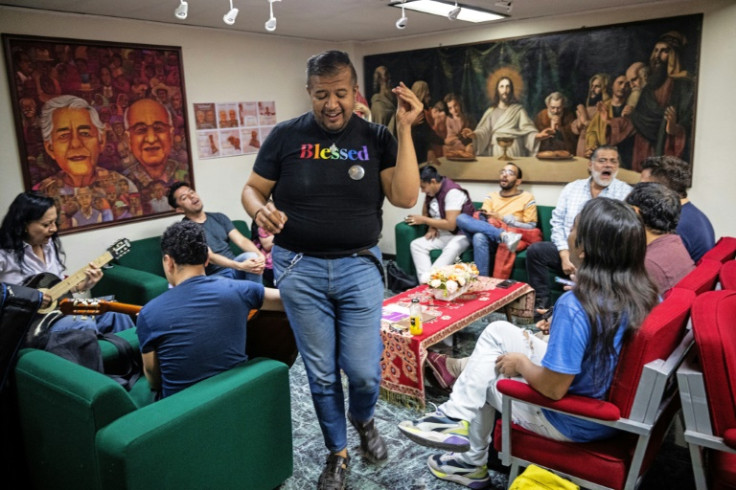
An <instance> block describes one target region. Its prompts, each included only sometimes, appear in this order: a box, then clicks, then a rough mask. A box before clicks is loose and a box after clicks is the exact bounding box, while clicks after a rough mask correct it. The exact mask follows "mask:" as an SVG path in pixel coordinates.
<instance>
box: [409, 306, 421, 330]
mask: <svg viewBox="0 0 736 490" xmlns="http://www.w3.org/2000/svg"><path fill="white" fill-rule="evenodd" d="M422 332H424V329H423V327H422V305H421V304H419V298H414V299H412V300H411V307H410V308H409V333H411V334H412V335H422Z"/></svg>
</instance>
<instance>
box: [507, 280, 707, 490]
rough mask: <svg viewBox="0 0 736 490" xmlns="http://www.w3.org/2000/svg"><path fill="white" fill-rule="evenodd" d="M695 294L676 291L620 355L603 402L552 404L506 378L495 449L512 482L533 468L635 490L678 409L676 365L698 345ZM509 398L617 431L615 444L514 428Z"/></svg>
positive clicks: (568, 399) (573, 399)
mask: <svg viewBox="0 0 736 490" xmlns="http://www.w3.org/2000/svg"><path fill="white" fill-rule="evenodd" d="M694 298H695V293H694V292H693V291H688V290H683V289H678V288H673V289H672V290H671V291H670V294H669V295H668V296H667V298H666V299H665V300H664V301H663V302H662V303H660V304H659V305H657V306H656V307H655V308H654V309H653V310H652V312H651V313H650V314H649V316H648V317H647V319H646V320H645V321H644V324H643V325H642V326H641V327H640V329H639V331H638V332H637V334H636V335H634V336H633V337H632V338H631V339H630V340H629V342H627V343H626V345H624V346H623V348H622V350H621V355H620V357H619V362H618V365H617V368H616V372H615V374H614V379H613V383H612V385H611V389H610V391H609V393H608V397H607V398H606V399H605V400H596V399H591V398H586V397H583V396H577V395H566V396H565V397H563V398H562V399H560V400H558V401H553V400H551V399H549V398H547V397H545V396H543V395H541V394H540V393H538V392H537V391H535V390H534V389H533V388H531V387H530V386H529V385H527V384H525V383H522V382H520V381H516V380H509V379H507V380H501V381H499V382H498V384H497V386H498V389H499V390H500V391H501V393H503V394H504V397H503V411H502V420H501V421H499V422H498V423H497V424H496V430H495V431H494V441H493V442H494V447H495V448H496V450H497V451H499V452H500V453H501V456H500V457H501V461H502V463H503V464H504V465H509V464H510V465H511V473H510V476H509V481H513V479H514V478H515V477H516V476H517V474H518V472H519V467H520V466H527V465H529V464H531V463H534V464H536V465H539V466H543V467H545V468H547V469H550V470H552V471H555V472H557V473H560V474H562V475H563V476H565V477H566V478H568V479H570V480H572V481H574V482H575V483H577V484H578V485H582V486H584V487H586V488H594V489H604V488H608V489H633V488H636V486H637V485H638V483H639V482H640V481H641V478H642V475H643V474H644V473H645V472H646V470H647V469H648V468H649V466H650V465H651V463H652V461H653V460H654V457H655V455H656V453H657V451H658V450H659V447H660V446H661V443H662V440H663V439H664V436H665V433H666V431H667V428H668V426H669V424H670V422H671V421H672V418H673V416H674V414H675V413H676V412H677V409H678V408H679V399H678V397H677V392H676V389H675V386H674V375H675V372H676V370H677V367H678V366H679V365H680V363H681V361H682V359H683V358H684V357H685V355H686V354H687V352H688V350H689V349H690V346H691V345H692V333H690V332H687V330H686V325H687V323H688V319H689V316H690V307H691V305H692V302H693V299H694ZM511 400H515V401H519V402H523V403H529V404H533V405H538V406H540V407H542V408H547V409H551V410H556V411H560V412H564V413H566V414H568V415H573V416H575V417H580V418H584V419H587V420H592V421H595V422H598V423H600V424H603V425H607V426H610V427H615V428H616V429H619V430H620V433H619V434H618V435H616V436H614V437H612V438H610V439H606V440H601V441H593V442H586V443H577V442H561V441H556V440H552V439H548V438H546V437H544V436H542V435H539V434H536V433H534V432H530V431H528V430H525V429H523V428H522V427H519V426H517V425H515V424H512V423H511V408H512V404H511Z"/></svg>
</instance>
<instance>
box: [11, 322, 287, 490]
mask: <svg viewBox="0 0 736 490" xmlns="http://www.w3.org/2000/svg"><path fill="white" fill-rule="evenodd" d="M120 336H122V337H124V338H126V339H127V340H128V341H129V342H130V343H131V344H133V346H134V347H135V348H136V349H137V348H138V343H137V337H136V336H135V331H134V329H131V330H130V331H126V332H123V333H121V334H120ZM101 344H102V345H101V347H102V350H103V357H104V358H105V363H106V364H107V363H111V362H115V356H116V353H117V349H115V348H114V346H112V345H111V344H108V343H106V342H104V341H101ZM105 344H107V345H105ZM15 381H16V383H15V384H16V390H17V397H18V404H19V412H20V426H21V431H22V433H23V442H24V447H25V456H26V460H27V462H28V467H29V473H30V474H31V479H32V482H33V487H34V488H36V489H59V490H64V489H69V490H77V489H85V490H94V489H105V490H107V489H127V490H132V489H151V490H164V489H172V490H174V489H176V490H184V489H192V490H195V489H196V490H199V489H203V488H217V489H236V488H237V489H241V488H248V489H272V488H275V487H277V486H278V485H280V484H281V483H282V482H283V481H285V480H286V479H287V478H289V477H290V476H291V474H292V471H293V454H292V450H293V448H292V436H291V407H290V395H289V375H288V368H287V367H286V365H285V364H283V363H280V362H277V361H273V360H269V359H262V358H260V359H253V360H251V361H249V362H247V363H245V364H243V365H241V366H238V367H236V368H234V369H231V370H229V371H226V372H224V373H221V374H219V375H217V376H213V377H212V378H209V379H206V380H203V381H200V382H199V383H197V384H195V385H193V386H191V387H189V388H187V389H185V390H183V391H181V392H179V393H177V394H175V395H172V396H170V397H167V398H165V399H163V400H160V401H157V402H152V401H151V395H150V390H149V389H148V382H147V381H146V379H145V378H143V377H142V378H141V379H140V380H139V381H138V383H137V384H136V386H135V387H134V388H133V390H131V392H126V391H125V390H124V389H123V388H122V387H121V386H120V385H119V384H118V383H117V382H116V381H114V380H113V379H112V378H109V377H108V376H105V375H104V374H102V373H98V372H96V371H93V370H90V369H87V368H85V367H82V366H80V365H78V364H74V363H72V362H69V361H67V360H65V359H63V358H61V357H59V356H56V355H55V354H51V353H49V352H46V351H42V350H36V349H25V350H23V351H22V352H21V353H20V356H19V359H18V363H17V365H16V368H15ZM139 385H140V387H139Z"/></svg>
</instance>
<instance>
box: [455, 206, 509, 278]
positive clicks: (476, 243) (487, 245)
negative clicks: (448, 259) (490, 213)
mask: <svg viewBox="0 0 736 490" xmlns="http://www.w3.org/2000/svg"><path fill="white" fill-rule="evenodd" d="M455 223H457V227H458V228H460V229H461V230H462V231H463V233H465V234H466V235H467V236H468V238H470V239H471V241H472V242H473V261H474V262H475V266H476V267H477V268H478V273H479V274H480V275H481V276H490V275H491V253H492V254H493V255H494V256H495V255H496V248H497V247H498V242H500V241H501V233H503V230H502V229H501V228H496V227H495V226H493V225H491V224H489V223H488V222H486V221H482V220H479V219H475V218H473V217H472V216H470V215H468V214H460V215H459V216H458V217H457V220H456V221H455Z"/></svg>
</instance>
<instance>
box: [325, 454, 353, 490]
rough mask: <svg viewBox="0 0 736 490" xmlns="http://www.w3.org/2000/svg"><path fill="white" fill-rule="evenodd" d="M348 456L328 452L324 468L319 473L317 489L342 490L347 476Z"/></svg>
mask: <svg viewBox="0 0 736 490" xmlns="http://www.w3.org/2000/svg"><path fill="white" fill-rule="evenodd" d="M349 462H350V456H346V457H344V458H343V457H342V456H339V455H337V454H332V453H330V455H329V456H327V462H326V463H325V469H324V470H322V474H321V475H319V480H318V481H317V490H344V489H345V480H346V479H347V476H348V463H349Z"/></svg>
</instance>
